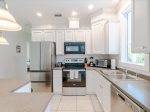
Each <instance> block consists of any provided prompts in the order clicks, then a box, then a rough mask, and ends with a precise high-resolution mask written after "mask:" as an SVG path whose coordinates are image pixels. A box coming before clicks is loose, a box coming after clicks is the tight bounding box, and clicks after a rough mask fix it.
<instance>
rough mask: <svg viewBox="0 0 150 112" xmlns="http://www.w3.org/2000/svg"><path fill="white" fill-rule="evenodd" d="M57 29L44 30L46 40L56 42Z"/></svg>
mask: <svg viewBox="0 0 150 112" xmlns="http://www.w3.org/2000/svg"><path fill="white" fill-rule="evenodd" d="M55 35H56V34H55V30H45V31H44V41H50V42H55V41H56V38H55Z"/></svg>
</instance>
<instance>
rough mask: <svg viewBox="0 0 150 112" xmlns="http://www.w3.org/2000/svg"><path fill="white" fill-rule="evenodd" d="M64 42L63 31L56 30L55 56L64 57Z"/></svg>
mask: <svg viewBox="0 0 150 112" xmlns="http://www.w3.org/2000/svg"><path fill="white" fill-rule="evenodd" d="M64 40H65V31H64V30H57V31H56V54H57V55H64Z"/></svg>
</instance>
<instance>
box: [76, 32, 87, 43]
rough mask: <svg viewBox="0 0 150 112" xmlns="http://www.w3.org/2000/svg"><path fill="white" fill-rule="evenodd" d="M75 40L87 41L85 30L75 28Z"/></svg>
mask: <svg viewBox="0 0 150 112" xmlns="http://www.w3.org/2000/svg"><path fill="white" fill-rule="evenodd" d="M75 41H77V42H85V30H75Z"/></svg>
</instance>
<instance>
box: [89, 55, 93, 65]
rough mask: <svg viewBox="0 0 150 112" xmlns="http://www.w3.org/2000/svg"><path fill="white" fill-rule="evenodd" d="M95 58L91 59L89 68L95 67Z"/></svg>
mask: <svg viewBox="0 0 150 112" xmlns="http://www.w3.org/2000/svg"><path fill="white" fill-rule="evenodd" d="M93 60H94V58H93V57H90V63H89V66H90V67H94V62H93Z"/></svg>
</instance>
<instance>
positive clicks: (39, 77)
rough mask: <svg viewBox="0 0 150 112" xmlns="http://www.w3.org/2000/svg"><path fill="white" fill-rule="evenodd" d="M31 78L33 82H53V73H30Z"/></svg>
mask: <svg viewBox="0 0 150 112" xmlns="http://www.w3.org/2000/svg"><path fill="white" fill-rule="evenodd" d="M30 78H31V81H32V82H51V81H52V73H51V72H30Z"/></svg>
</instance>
